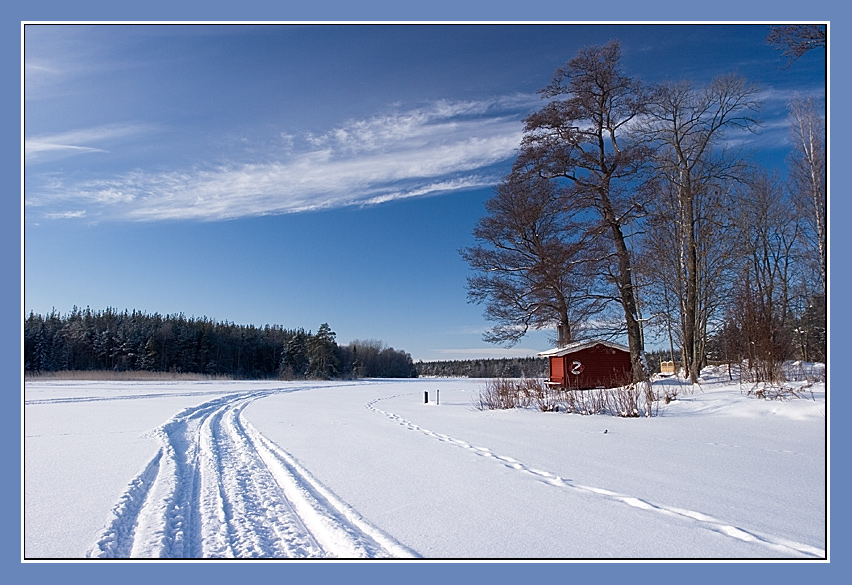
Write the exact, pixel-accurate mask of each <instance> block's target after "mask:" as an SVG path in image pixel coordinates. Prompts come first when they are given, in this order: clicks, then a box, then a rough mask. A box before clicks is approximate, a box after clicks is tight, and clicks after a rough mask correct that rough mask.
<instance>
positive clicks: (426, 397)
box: [423, 390, 429, 404]
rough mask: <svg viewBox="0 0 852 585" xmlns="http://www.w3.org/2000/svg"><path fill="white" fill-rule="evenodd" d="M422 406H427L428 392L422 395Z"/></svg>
mask: <svg viewBox="0 0 852 585" xmlns="http://www.w3.org/2000/svg"><path fill="white" fill-rule="evenodd" d="M423 404H429V391H428V390H426V391H425V392H424V393H423Z"/></svg>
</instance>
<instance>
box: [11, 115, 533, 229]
mask: <svg viewBox="0 0 852 585" xmlns="http://www.w3.org/2000/svg"><path fill="white" fill-rule="evenodd" d="M512 105H514V109H515V110H516V111H511V110H507V109H506V107H507V105H506V104H505V103H499V102H458V103H456V102H446V101H444V102H438V103H435V104H432V105H429V106H427V107H424V108H419V109H413V110H407V111H395V112H391V113H387V114H383V115H381V116H375V117H372V118H369V119H366V120H352V121H348V122H346V123H345V124H342V125H341V126H339V127H337V128H333V129H330V130H328V131H327V132H324V133H322V134H320V135H308V136H305V137H303V139H301V140H300V139H299V137H297V136H295V135H292V134H289V133H287V132H281V134H280V137H281V139H282V140H283V141H284V142H285V144H286V146H287V151H288V152H287V153H286V156H285V157H284V158H282V159H280V160H274V161H271V162H270V161H269V160H268V159H267V160H266V161H265V162H261V163H250V164H247V163H241V164H232V165H220V166H216V167H209V168H194V169H188V170H183V171H172V172H167V173H156V172H144V171H141V172H134V173H127V174H124V175H121V176H116V177H110V178H104V179H96V180H88V181H85V182H78V183H75V184H62V183H56V182H55V183H54V184H53V185H52V186H50V187H45V188H43V189H42V190H41V191H40V192H37V193H33V194H28V201H30V202H38V204H40V205H43V206H48V207H49V206H52V205H57V204H61V205H63V206H69V205H71V204H74V205H75V206H77V205H82V206H99V207H101V208H102V209H98V212H99V215H100V214H101V213H102V214H104V215H106V216H112V217H117V218H126V219H136V220H181V219H183V220H187V219H195V220H219V219H232V218H238V217H247V216H259V215H269V214H284V213H296V212H302V211H311V210H318V209H327V208H333V207H342V206H350V205H376V204H380V203H384V202H387V201H392V200H396V199H404V198H411V197H422V196H428V195H431V194H436V193H441V192H450V191H458V190H464V189H472V188H478V187H483V186H488V185H491V184H494V182H496V180H497V174H498V173H497V172H496V171H495V169H494V168H493V165H495V164H498V163H501V162H505V161H507V160H509V159H510V158H512V157H513V156H514V154H515V152H516V149H517V147H518V145H519V143H520V139H521V133H522V125H521V122H520V117H521V114H519V113H518V112H517V109H518V105H517V104H509V106H510V107H511V106H512ZM100 130H101V134H100V135H98V132H97V131H90V132H85V131H83V132H79V133H67V134H63V135H57V136H53V137H38V138H34V139H31V140H28V156H36V155H38V154H39V153H43V152H47V151H49V150H50V148H54V149H61V148H65V149H69V148H81V149H86V148H93V147H91V146H85V145H86V144H91V143H93V142H95V141H96V140H95V138H105V137H106V136H108V135H109V132H108V131H107V130H108V129H100ZM114 132H115V133H116V134H117V133H119V132H120V131H119V130H118V129H114ZM30 148H31V149H32V153H31V154H30V150H29V149H30Z"/></svg>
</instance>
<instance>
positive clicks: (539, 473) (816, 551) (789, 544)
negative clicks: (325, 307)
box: [365, 395, 825, 558]
mask: <svg viewBox="0 0 852 585" xmlns="http://www.w3.org/2000/svg"><path fill="white" fill-rule="evenodd" d="M397 396H400V395H395V396H385V397H380V398H376V399H375V400H371V401H370V402H368V403H367V404H366V405H365V407H366V408H367V409H369V410H372V411H374V412H377V413H379V414H382V415H384V416H386V417H387V418H389V419H390V420H391V421H393V422H395V423H397V424H399V425H400V426H402V427H403V428H405V429H407V430H410V431H415V432H419V433H422V434H424V435H426V436H427V437H430V438H433V439H435V440H437V441H440V442H442V443H447V444H449V445H453V446H456V447H460V448H462V449H465V450H468V451H470V452H472V453H474V454H475V455H478V456H480V457H484V458H486V459H491V460H493V461H495V462H496V463H500V464H502V465H504V466H505V467H508V468H510V469H513V470H515V471H518V472H520V473H524V474H528V475H531V476H533V477H534V478H535V479H536V480H538V481H541V482H543V483H545V484H548V485H551V486H554V487H557V488H561V489H566V490H571V491H575V492H581V493H585V494H593V495H595V496H599V497H602V498H606V499H608V500H612V501H614V502H618V503H621V504H626V505H628V506H631V507H633V508H638V509H640V510H645V511H647V512H651V513H656V514H660V515H663V516H667V517H670V518H674V519H676V520H679V521H687V522H697V523H698V524H699V525H700V526H701V528H704V529H706V530H710V531H712V532H716V533H718V534H722V535H724V536H727V537H730V538H734V539H736V540H741V541H743V542H751V543H755V544H759V545H762V546H764V547H766V548H769V549H771V550H774V551H776V552H778V553H781V554H783V555H787V556H798V557H816V558H825V550H824V549H821V548H818V547H815V546H811V545H808V544H804V543H800V542H795V541H792V540H788V539H784V538H780V537H777V536H770V535H768V534H762V533H760V532H758V531H755V530H747V529H745V528H741V527H738V526H734V525H733V524H730V523H727V522H725V521H723V520H719V519H717V518H714V517H712V516H709V515H707V514H703V513H701V512H696V511H694V510H686V509H683V508H676V507H673V506H666V505H663V504H654V503H651V502H648V501H646V500H643V499H641V498H637V497H634V496H630V495H626V494H621V493H618V492H614V491H610V490H606V489H602V488H598V487H592V486H585V485H581V484H577V483H574V482H572V481H571V480H570V479H565V478H563V477H560V476H559V475H557V474H555V473H551V472H549V471H544V470H541V469H536V468H534V467H531V466H529V465H526V464H524V463H522V462H520V461H518V460H517V459H513V458H512V457H506V456H503V455H498V454H496V453H493V452H492V451H491V450H490V449H488V448H487V447H477V446H474V445H471V444H470V443H468V442H467V441H463V440H461V439H456V438H454V437H451V436H449V435H444V434H441V433H436V432H434V431H431V430H429V429H426V428H423V427H421V426H420V425H417V424H416V423H414V422H412V421H410V420H408V419H405V418H403V417H401V416H399V415H398V414H395V413H393V412H388V411H385V410H381V409H380V408H377V407H376V403H378V402H380V401H382V400H389V399H391V398H396V397H397Z"/></svg>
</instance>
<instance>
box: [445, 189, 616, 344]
mask: <svg viewBox="0 0 852 585" xmlns="http://www.w3.org/2000/svg"><path fill="white" fill-rule="evenodd" d="M485 205H486V209H487V210H488V215H487V216H485V217H483V218H482V219H480V221H479V223H478V224H477V226H476V229H475V230H474V235H475V236H476V239H477V240H478V241H479V242H480V244H478V245H476V246H474V247H471V248H468V249H465V250H462V251H461V254H462V257H463V258H464V259H465V260H466V261H467V262H468V263H469V264H470V266H471V268H473V269H474V270H476V271H477V274H476V275H475V276H473V277H471V278H469V279H468V291H469V295H468V296H469V298H470V299H471V301H474V302H477V303H485V304H486V311H485V316H486V317H487V318H488V319H489V320H491V321H495V322H496V325H495V326H494V327H493V328H492V329H491V330H489V331H488V332H487V333H486V334H485V335H484V338H485V340H486V341H488V342H491V343H505V344H508V345H513V344H515V343H517V342H518V341H519V340H520V339H521V338H522V337H523V336H524V335H526V333H527V332H528V331H529V330H530V329H542V328H547V327H552V326H554V325H556V326H557V331H558V332H559V333H558V340H557V341H558V343H560V344H562V343H565V342H568V341H571V340H572V338H573V336H574V335H576V332H577V329H578V328H579V327H580V324H581V323H582V321H583V320H584V319H585V318H587V317H588V316H589V315H590V314H592V313H594V312H596V311H598V310H599V308H600V307H599V302H598V301H597V300H596V299H594V298H590V297H589V295H588V290H589V289H590V288H591V286H592V285H591V284H590V282H589V280H590V279H593V278H594V277H593V276H591V275H589V274H588V273H587V272H586V269H585V268H584V262H583V256H584V246H583V242H582V240H578V239H576V234H575V233H572V229H571V227H572V225H573V223H572V221H571V219H570V217H569V216H568V214H566V213H565V212H564V209H563V207H562V203H561V200H560V197H559V195H558V193H557V190H556V185H555V184H553V183H552V182H551V181H549V180H547V179H542V178H540V177H536V176H519V175H510V176H508V177H506V178H505V179H504V180H503V181H502V182H501V183H500V184H499V185H498V186H497V187H496V188H495V196H494V197H493V198H492V199H490V200H489V201H488V202H486V204H485Z"/></svg>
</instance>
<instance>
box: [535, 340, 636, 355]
mask: <svg viewBox="0 0 852 585" xmlns="http://www.w3.org/2000/svg"><path fill="white" fill-rule="evenodd" d="M598 344H601V345H605V346H607V347H611V348H613V349H618V350H621V351H627V352H629V351H630V348H629V347H625V346H623V345H621V344H620V343H613V342H612V341H604V340H602V339H587V340H585V341H574V342H573V343H569V344H568V345H565V346H563V347H555V348H553V349H548V350H547V351H542V352H540V353H539V354H538V355H540V356H541V357H556V356H561V355H568V354H569V353H574V352H576V351H580V350H581V349H586V348H589V347H593V346H595V345H598Z"/></svg>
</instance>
